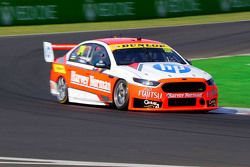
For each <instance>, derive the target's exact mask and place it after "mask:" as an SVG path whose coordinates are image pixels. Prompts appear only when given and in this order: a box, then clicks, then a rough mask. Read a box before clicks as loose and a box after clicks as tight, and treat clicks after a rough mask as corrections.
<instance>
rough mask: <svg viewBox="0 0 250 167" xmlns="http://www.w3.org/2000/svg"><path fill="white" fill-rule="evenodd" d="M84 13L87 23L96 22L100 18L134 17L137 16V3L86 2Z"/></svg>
mask: <svg viewBox="0 0 250 167" xmlns="http://www.w3.org/2000/svg"><path fill="white" fill-rule="evenodd" d="M83 12H84V15H85V19H86V20H87V21H95V20H96V19H97V18H100V17H104V18H105V17H117V16H120V17H121V16H123V17H124V16H133V15H135V2H133V1H125V2H124V1H123V2H102V3H97V2H95V1H94V0H85V2H84V3H83Z"/></svg>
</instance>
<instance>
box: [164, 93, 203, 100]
mask: <svg viewBox="0 0 250 167" xmlns="http://www.w3.org/2000/svg"><path fill="white" fill-rule="evenodd" d="M202 95H203V93H167V97H168V98H169V99H174V98H200V97H202Z"/></svg>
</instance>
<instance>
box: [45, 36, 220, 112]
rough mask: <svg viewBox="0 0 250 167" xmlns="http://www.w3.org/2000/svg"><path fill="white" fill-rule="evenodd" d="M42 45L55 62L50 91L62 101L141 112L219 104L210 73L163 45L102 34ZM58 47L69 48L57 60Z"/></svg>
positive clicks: (208, 107)
mask: <svg viewBox="0 0 250 167" xmlns="http://www.w3.org/2000/svg"><path fill="white" fill-rule="evenodd" d="M43 45H44V58H45V61H46V62H52V69H51V75H50V92H51V94H52V95H54V96H56V97H57V100H58V101H59V102H60V103H67V102H72V103H82V104H92V105H114V106H115V107H116V108H117V109H119V110H127V109H128V110H137V111H209V110H213V109H217V108H218V93H217V87H216V85H215V83H214V81H213V78H212V77H211V75H209V74H208V73H207V72H205V71H202V70H200V69H198V68H195V67H193V66H192V65H191V63H190V62H189V61H188V60H186V59H184V58H183V57H182V56H180V54H178V53H177V52H176V51H175V50H173V49H172V48H171V47H170V46H168V45H166V44H164V43H161V42H158V41H153V40H148V39H141V38H104V39H96V40H91V41H85V42H82V43H80V44H51V43H49V42H44V44H43ZM55 50H67V51H68V52H67V53H66V54H65V55H64V56H63V57H59V58H56V59H55V58H54V51H55Z"/></svg>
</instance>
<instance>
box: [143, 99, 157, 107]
mask: <svg viewBox="0 0 250 167" xmlns="http://www.w3.org/2000/svg"><path fill="white" fill-rule="evenodd" d="M144 107H146V108H160V103H159V102H157V101H151V100H144Z"/></svg>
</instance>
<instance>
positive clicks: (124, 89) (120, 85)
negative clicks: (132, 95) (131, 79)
mask: <svg viewBox="0 0 250 167" xmlns="http://www.w3.org/2000/svg"><path fill="white" fill-rule="evenodd" d="M113 97H114V104H115V106H116V108H117V109H119V110H126V109H128V102H129V95H128V84H127V82H126V81H124V80H119V81H118V82H117V83H116V85H115V89H114V95H113Z"/></svg>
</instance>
